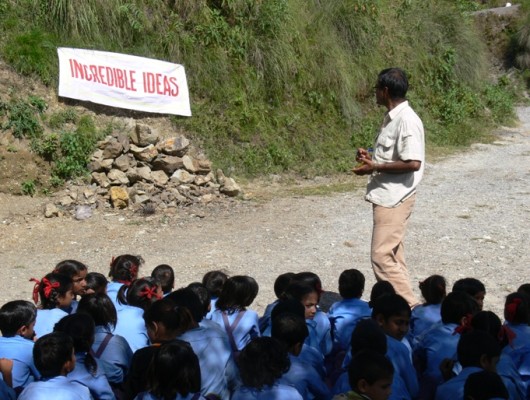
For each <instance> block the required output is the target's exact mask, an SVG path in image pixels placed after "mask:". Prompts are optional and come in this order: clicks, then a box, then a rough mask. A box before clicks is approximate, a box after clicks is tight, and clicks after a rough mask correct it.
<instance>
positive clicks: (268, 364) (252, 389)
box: [232, 337, 303, 400]
mask: <svg viewBox="0 0 530 400" xmlns="http://www.w3.org/2000/svg"><path fill="white" fill-rule="evenodd" d="M290 364H291V362H290V361H289V356H288V354H287V350H286V349H285V347H284V346H283V345H282V344H281V343H279V342H278V341H277V340H276V339H273V338H270V337H257V338H255V339H253V340H252V341H251V342H250V343H249V344H247V346H246V347H245V348H244V349H243V351H242V352H241V354H240V356H239V369H240V371H241V380H242V381H243V386H240V387H239V388H238V389H237V390H236V391H235V393H234V395H233V396H232V400H270V399H289V400H302V399H303V397H302V396H301V395H300V393H298V391H297V390H296V389H295V388H294V387H292V386H290V385H286V384H284V383H281V380H280V378H281V376H282V375H283V374H284V373H285V372H287V371H288V370H289V367H290Z"/></svg>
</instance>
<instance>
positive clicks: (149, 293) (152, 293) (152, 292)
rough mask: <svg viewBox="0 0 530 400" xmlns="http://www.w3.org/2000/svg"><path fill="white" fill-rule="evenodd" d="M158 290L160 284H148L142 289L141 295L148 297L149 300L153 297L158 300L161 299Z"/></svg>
mask: <svg viewBox="0 0 530 400" xmlns="http://www.w3.org/2000/svg"><path fill="white" fill-rule="evenodd" d="M157 291H158V286H153V287H149V286H146V287H144V288H143V289H142V290H141V292H140V296H142V297H147V298H148V299H149V300H151V299H152V298H153V297H155V298H156V299H157V300H160V299H161V297H160V295H159V294H158V293H157Z"/></svg>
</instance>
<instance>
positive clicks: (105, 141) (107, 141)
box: [96, 135, 113, 150]
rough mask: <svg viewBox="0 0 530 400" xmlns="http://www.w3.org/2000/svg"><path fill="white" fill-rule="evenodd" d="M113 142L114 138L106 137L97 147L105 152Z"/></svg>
mask: <svg viewBox="0 0 530 400" xmlns="http://www.w3.org/2000/svg"><path fill="white" fill-rule="evenodd" d="M112 140H113V137H112V136H110V135H108V136H106V137H105V139H103V140H100V141H99V142H97V144H96V146H97V148H98V149H101V150H103V149H104V148H105V147H107V145H108V144H109V143H110V142H111V141H112Z"/></svg>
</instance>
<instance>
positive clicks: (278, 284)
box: [274, 272, 295, 299]
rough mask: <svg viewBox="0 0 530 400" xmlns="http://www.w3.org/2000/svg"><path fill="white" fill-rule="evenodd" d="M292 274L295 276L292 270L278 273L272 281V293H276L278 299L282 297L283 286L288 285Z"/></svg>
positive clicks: (292, 276)
mask: <svg viewBox="0 0 530 400" xmlns="http://www.w3.org/2000/svg"><path fill="white" fill-rule="evenodd" d="M294 276H295V273H294V272H286V273H284V274H280V275H278V277H277V278H276V280H275V281H274V294H275V295H276V297H277V298H278V299H279V298H280V297H282V294H283V292H284V291H285V288H287V286H289V283H291V281H292V280H293V278H294Z"/></svg>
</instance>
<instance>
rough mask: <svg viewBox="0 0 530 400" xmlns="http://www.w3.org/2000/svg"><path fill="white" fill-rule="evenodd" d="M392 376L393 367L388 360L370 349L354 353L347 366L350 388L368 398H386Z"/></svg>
mask: <svg viewBox="0 0 530 400" xmlns="http://www.w3.org/2000/svg"><path fill="white" fill-rule="evenodd" d="M393 377H394V367H393V366H392V363H391V362H390V360H388V359H387V358H386V357H385V356H384V355H383V354H381V353H379V352H376V351H372V350H363V351H360V352H358V353H356V354H355V355H354V356H353V358H352V361H351V363H350V366H349V367H348V381H349V383H350V386H351V388H352V389H353V391H355V392H357V393H359V394H361V395H364V396H366V397H367V398H369V399H370V400H386V399H388V397H389V396H390V393H391V386H392V379H393Z"/></svg>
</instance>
